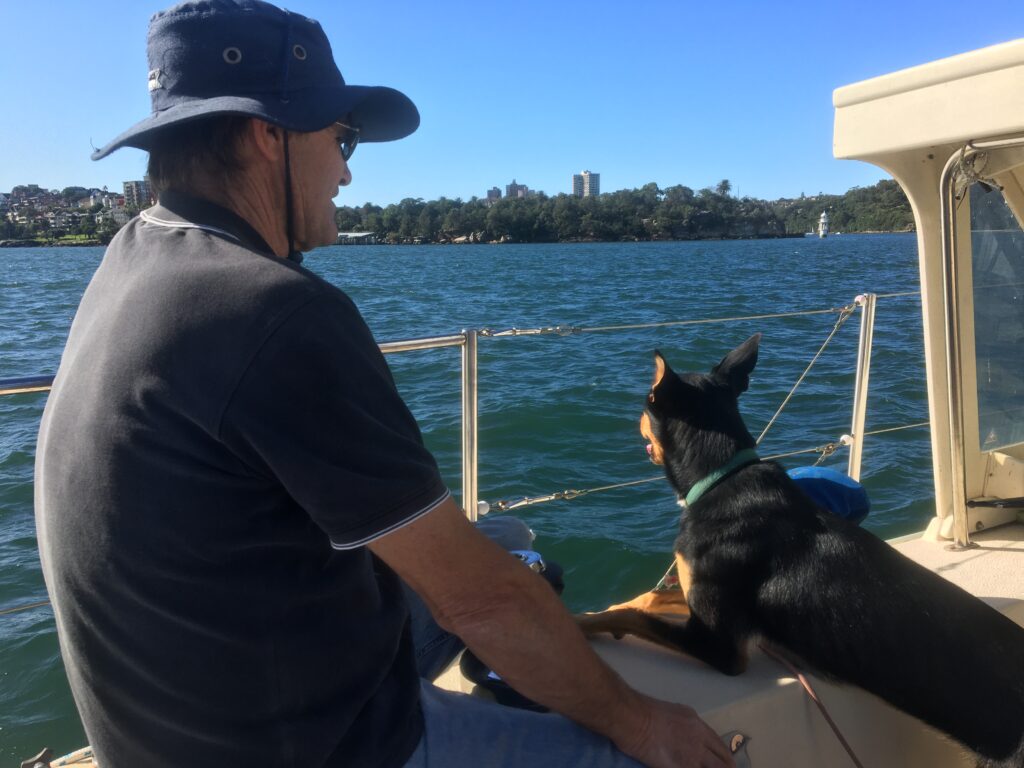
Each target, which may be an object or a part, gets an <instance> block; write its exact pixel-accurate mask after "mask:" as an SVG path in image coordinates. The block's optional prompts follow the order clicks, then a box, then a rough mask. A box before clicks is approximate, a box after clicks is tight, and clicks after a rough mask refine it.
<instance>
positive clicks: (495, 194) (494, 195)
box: [487, 187, 501, 203]
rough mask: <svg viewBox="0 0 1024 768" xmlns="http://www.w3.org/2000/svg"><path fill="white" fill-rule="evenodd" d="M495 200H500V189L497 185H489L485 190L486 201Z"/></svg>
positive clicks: (491, 201)
mask: <svg viewBox="0 0 1024 768" xmlns="http://www.w3.org/2000/svg"><path fill="white" fill-rule="evenodd" d="M495 200H501V190H500V189H498V188H497V187H491V188H490V189H488V190H487V202H489V203H493V202H494V201H495Z"/></svg>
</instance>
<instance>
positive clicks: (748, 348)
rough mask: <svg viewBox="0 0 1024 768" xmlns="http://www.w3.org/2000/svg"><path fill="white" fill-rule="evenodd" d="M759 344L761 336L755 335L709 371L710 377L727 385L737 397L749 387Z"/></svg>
mask: <svg viewBox="0 0 1024 768" xmlns="http://www.w3.org/2000/svg"><path fill="white" fill-rule="evenodd" d="M760 343H761V334H760V333H755V334H754V335H753V336H751V337H750V338H749V339H747V340H746V341H744V342H743V343H742V344H740V345H739V346H738V347H736V349H734V350H733V351H732V352H730V353H729V354H727V355H726V356H725V357H723V358H722V362H720V363H719V364H718V365H716V366H715V367H714V368H712V369H711V375H712V376H714V377H715V378H716V379H718V380H719V381H721V382H722V383H724V384H728V385H729V386H730V387H731V388H732V391H733V394H735V395H736V396H737V397H739V396H740V394H742V393H743V392H746V391H747V387H749V386H750V372H751V371H753V370H754V366H755V365H757V347H758V344H760Z"/></svg>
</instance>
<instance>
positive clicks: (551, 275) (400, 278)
mask: <svg viewBox="0 0 1024 768" xmlns="http://www.w3.org/2000/svg"><path fill="white" fill-rule="evenodd" d="M101 257H102V249H45V248H40V249H24V250H10V249H6V250H0V378H6V377H13V376H27V375H34V374H44V373H52V372H53V371H54V370H55V369H56V367H57V364H58V361H59V359H60V352H61V348H62V346H63V343H64V339H65V336H66V334H67V330H68V327H69V325H70V323H71V319H72V317H73V314H74V311H75V308H76V306H77V304H78V300H79V298H80V296H81V293H82V291H83V289H84V288H85V285H86V283H87V282H88V280H89V278H90V276H91V275H92V273H93V271H94V270H95V269H96V266H97V265H98V263H99V261H100V258H101ZM916 258H917V257H916V243H915V240H914V238H913V236H912V235H861V236H853V235H843V236H841V237H834V238H830V239H828V240H824V241H819V240H817V239H811V238H808V239H803V240H801V239H796V240H778V241H743V242H715V243H639V244H599V245H583V244H581V245H550V246H545V245H532V246H424V247H411V246H410V247H391V248H388V247H353V248H328V249H323V250H321V251H318V252H316V253H314V254H312V255H311V256H309V257H307V260H306V265H307V266H308V267H310V268H311V269H313V270H314V271H316V272H318V273H320V274H322V275H324V276H325V277H326V278H327V279H329V280H331V281H332V282H334V283H336V284H337V285H339V286H341V287H343V288H344V289H345V290H346V291H347V292H348V293H349V294H350V295H351V296H352V297H353V299H355V301H356V303H357V304H358V305H359V306H360V307H361V309H362V311H363V313H364V315H365V316H366V318H367V320H368V322H369V324H370V327H371V328H372V329H373V331H374V332H375V334H376V335H377V338H378V339H379V340H382V341H384V340H393V339H400V338H410V337H414V336H427V335H441V334H448V333H452V332H457V331H459V330H461V329H462V328H492V329H496V330H498V329H505V328H509V327H518V328H533V327H542V326H553V325H573V326H579V327H597V326H608V325H631V324H643V323H656V322H663V321H671V320H687V319H698V318H713V317H736V316H749V315H761V314H769V313H777V312H786V311H797V310H810V309H826V308H829V307H837V306H840V305H844V304H848V303H849V302H851V301H852V300H853V298H854V296H856V295H857V294H858V293H862V292H866V291H872V292H876V293H879V294H886V293H899V292H904V291H915V290H916V289H917V261H916ZM835 319H836V316H835V315H831V314H825V315H812V316H805V317H798V318H784V319H770V320H758V321H749V320H748V321H740V322H736V323H731V324H711V325H698V326H683V327H675V328H657V329H636V330H628V331H617V332H600V333H597V332H595V333H583V334H577V335H572V336H568V337H558V336H527V337H518V338H499V339H481V341H480V353H479V356H480V404H479V410H480V437H479V444H480V482H479V485H480V496H481V498H483V499H487V500H489V501H491V502H494V501H496V500H498V499H515V498H518V497H521V496H527V495H540V494H544V493H550V492H553V491H558V490H563V489H569V488H572V489H588V488H594V487H598V486H603V485H608V484H612V483H618V482H623V481H628V480H637V479H641V478H647V477H653V476H655V475H657V474H658V470H657V468H654V467H652V465H650V464H649V463H648V462H647V457H646V454H645V451H644V447H643V444H642V441H641V439H640V436H639V434H638V431H637V419H638V417H639V412H640V408H641V407H642V402H643V397H644V395H645V393H646V390H647V387H648V385H649V383H650V379H651V374H652V358H651V352H652V351H653V350H654V349H660V350H661V351H662V353H663V354H665V356H666V357H667V358H668V360H669V362H670V363H671V364H672V365H673V366H674V367H675V368H676V369H677V370H680V371H682V370H693V369H706V368H708V367H710V366H711V365H712V364H713V363H715V362H717V361H718V360H719V359H720V358H721V357H722V355H724V354H725V352H727V351H728V350H729V349H730V348H732V347H733V346H735V345H736V344H738V343H739V342H741V341H743V340H744V339H745V338H746V337H747V336H748V335H750V334H752V333H754V332H756V331H761V332H763V333H764V338H763V341H762V347H761V355H760V361H759V364H758V368H757V370H756V371H755V373H754V377H753V380H752V384H751V390H750V391H749V392H748V393H747V394H746V395H744V401H743V406H744V413H745V416H746V418H747V422H748V424H749V426H750V428H751V431H752V432H753V433H754V434H755V435H756V434H758V433H759V432H760V430H761V428H762V427H763V425H764V424H765V423H766V422H767V420H768V419H769V418H770V417H771V415H772V413H773V412H774V411H775V408H776V407H778V405H779V404H780V403H781V402H782V399H783V398H784V397H785V395H786V393H787V392H788V391H789V389H790V387H791V386H792V384H793V383H794V382H795V380H796V379H797V377H798V376H799V375H800V373H801V372H802V371H803V369H804V367H805V366H806V365H807V363H808V362H809V361H810V359H811V358H812V357H813V355H814V353H815V352H816V351H817V349H818V347H819V346H820V345H821V344H822V342H823V341H824V340H825V338H826V337H827V335H828V333H829V332H830V331H831V330H832V327H833V325H834V323H835ZM858 322H859V315H858V316H855V317H854V318H853V319H852V320H850V321H849V322H848V323H847V324H846V325H845V326H844V327H843V329H842V330H841V331H840V332H839V333H838V334H837V336H836V338H835V340H834V341H833V342H832V344H831V345H830V346H829V347H828V349H827V351H826V352H825V354H824V355H823V356H822V358H821V359H820V360H819V361H818V363H817V365H816V366H815V368H814V370H813V371H812V373H811V375H810V376H809V377H808V379H807V380H805V382H804V383H803V385H802V386H801V388H800V389H799V390H798V393H797V395H796V397H795V398H794V400H793V401H792V402H791V403H790V405H789V406H788V407H787V409H786V410H785V412H784V413H783V415H782V417H781V418H780V419H779V420H778V422H777V423H776V425H775V426H774V427H773V429H772V431H771V432H769V434H768V437H767V438H766V439H765V442H764V443H763V444H762V448H761V453H762V455H769V454H772V453H781V452H786V451H792V450H799V449H803V448H810V447H813V446H817V445H822V444H824V443H827V442H830V441H833V440H836V439H837V438H838V437H839V435H841V434H842V433H844V432H846V431H848V430H849V424H850V408H851V401H852V389H853V380H854V364H855V362H856V351H857V329H858ZM389 362H390V363H391V365H392V368H393V369H394V371H395V375H396V378H397V380H398V383H399V387H400V389H401V391H402V393H403V394H404V396H405V397H406V399H407V400H408V401H409V403H410V405H411V407H412V410H413V412H414V413H415V414H416V416H417V418H418V419H419V421H420V424H421V426H422V428H423V431H424V434H425V437H426V440H427V442H428V444H429V445H430V446H431V448H432V449H433V450H434V452H435V454H436V455H437V457H438V460H439V463H440V465H441V468H442V471H443V472H444V474H445V477H446V478H448V482H449V484H450V485H451V487H452V488H453V489H455V490H456V491H458V490H459V489H461V479H460V471H461V469H460V468H461V463H460V458H459V453H458V451H459V445H460V438H459V420H460V405H459V402H460V401H459V391H458V387H459V352H458V350H457V349H447V350H435V351H423V352H411V353H404V354H400V355H391V356H389ZM45 397H46V396H45V395H44V394H38V395H18V396H14V397H7V398H0V610H2V609H3V608H7V607H11V606H14V605H19V604H22V603H27V602H30V601H33V600H37V599H42V598H44V597H45V589H44V587H43V582H42V578H41V575H40V570H39V564H38V559H37V554H36V545H35V530H34V523H33V517H32V464H33V457H34V444H35V436H36V431H37V429H38V422H39V416H40V414H41V412H42V408H43V405H44V403H45ZM868 408H869V409H868V425H867V426H868V429H869V430H875V429H881V428H885V427H891V426H899V425H904V424H911V423H916V422H921V421H925V420H926V419H927V405H926V399H925V389H924V363H923V345H922V341H921V319H920V302H919V301H918V299H917V298H916V297H897V298H889V299H881V300H879V304H878V311H877V318H876V327H875V348H874V356H873V365H872V373H871V394H870V397H869V406H868ZM813 460H814V456H813V455H812V456H809V457H808V456H801V457H795V458H791V459H787V460H786V461H785V462H784V463H785V464H786V465H787V466H798V465H802V464H809V463H813ZM826 464H829V465H835V466H837V467H839V468H841V469H845V466H846V454H845V452H840V453H839V454H837V455H836V456H835V457H833V458H832V459H830V460H828V461H827V462H826ZM863 480H864V483H865V485H866V486H867V489H868V491H869V493H870V495H871V498H872V503H873V512H872V515H871V517H870V518H869V519H868V521H867V522H866V523H865V525H867V526H868V527H870V528H872V529H873V530H875V531H876V532H877V533H878V534H879V535H881V536H884V537H891V536H895V535H899V534H903V533H908V532H910V531H913V530H917V529H920V528H922V527H923V526H924V524H925V522H926V521H927V519H928V517H929V516H930V515H931V514H932V513H933V510H932V488H931V479H930V452H929V443H928V435H927V431H926V430H923V429H914V430H907V431H902V432H896V433H891V434H887V435H882V436H879V437H876V438H869V441H868V442H867V444H866V446H865V451H864V468H863ZM678 512H679V510H678V508H677V507H676V505H675V500H674V498H673V497H672V494H671V493H670V492H669V490H668V486H667V484H666V483H664V482H663V481H658V482H654V483H648V484H646V485H642V486H639V487H633V488H627V489H622V490H616V491H609V492H605V493H595V494H593V495H587V496H584V497H582V498H579V499H577V500H575V501H556V502H552V503H547V504H540V505H536V506H532V507H528V508H526V509H525V510H521V511H519V512H517V514H521V516H522V517H523V518H524V519H526V520H527V522H528V523H529V524H530V525H531V526H532V527H533V528H534V529H535V530H536V532H537V533H538V540H537V547H538V549H540V550H541V551H542V552H543V553H544V554H545V555H546V556H547V557H549V558H550V559H554V560H557V561H559V562H560V563H562V565H563V566H564V567H565V569H566V574H567V576H566V581H567V589H566V593H565V599H566V601H567V602H568V603H569V605H570V607H571V608H572V609H574V610H582V609H593V608H599V607H603V606H604V605H607V604H608V603H609V602H612V601H616V600H619V599H623V598H626V597H629V596H631V595H632V594H635V593H638V592H640V591H642V590H644V589H646V588H649V587H650V586H652V585H653V584H654V583H655V582H656V581H657V579H658V577H659V576H660V575H661V573H662V572H663V570H664V568H665V567H666V565H667V563H668V561H669V559H670V554H669V553H670V548H671V543H672V540H673V538H674V529H675V525H676V519H677V516H678ZM84 743H85V736H84V733H83V732H82V730H81V726H80V725H79V723H78V718H77V716H76V714H75V710H74V705H73V703H72V701H71V697H70V694H69V692H68V688H67V683H66V682H65V679H64V671H63V667H62V666H61V662H60V658H59V654H58V650H57V639H56V635H55V631H54V625H53V619H52V614H51V612H50V610H49V608H39V609H35V610H30V611H27V612H22V613H17V614H13V615H7V616H0V762H2V763H3V764H5V765H9V764H12V763H14V764H16V763H17V762H19V761H20V760H23V759H26V758H27V757H29V756H31V755H32V754H34V753H35V752H36V751H38V750H39V749H41V748H42V747H43V746H51V747H53V748H54V749H55V750H57V751H58V753H60V752H65V751H70V750H72V749H74V748H77V747H78V746H81V745H83V744H84Z"/></svg>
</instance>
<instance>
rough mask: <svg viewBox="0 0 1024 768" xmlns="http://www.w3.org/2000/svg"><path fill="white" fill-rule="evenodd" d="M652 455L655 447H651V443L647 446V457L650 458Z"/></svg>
mask: <svg viewBox="0 0 1024 768" xmlns="http://www.w3.org/2000/svg"><path fill="white" fill-rule="evenodd" d="M652 453H654V446H653V445H651V444H650V443H648V444H647V455H648V456H650V455H651V454H652Z"/></svg>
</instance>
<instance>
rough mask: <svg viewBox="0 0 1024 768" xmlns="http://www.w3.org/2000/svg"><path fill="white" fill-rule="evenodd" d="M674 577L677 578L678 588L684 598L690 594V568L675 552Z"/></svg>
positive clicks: (691, 581) (691, 577) (691, 580)
mask: <svg viewBox="0 0 1024 768" xmlns="http://www.w3.org/2000/svg"><path fill="white" fill-rule="evenodd" d="M676 576H678V577H679V588H680V589H681V590H682V591H683V597H684V598H685V597H686V596H687V595H688V594H690V587H691V586H692V585H693V574H691V573H690V566H688V565H687V564H686V561H685V560H683V556H682V555H680V554H679V553H678V552H676Z"/></svg>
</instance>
